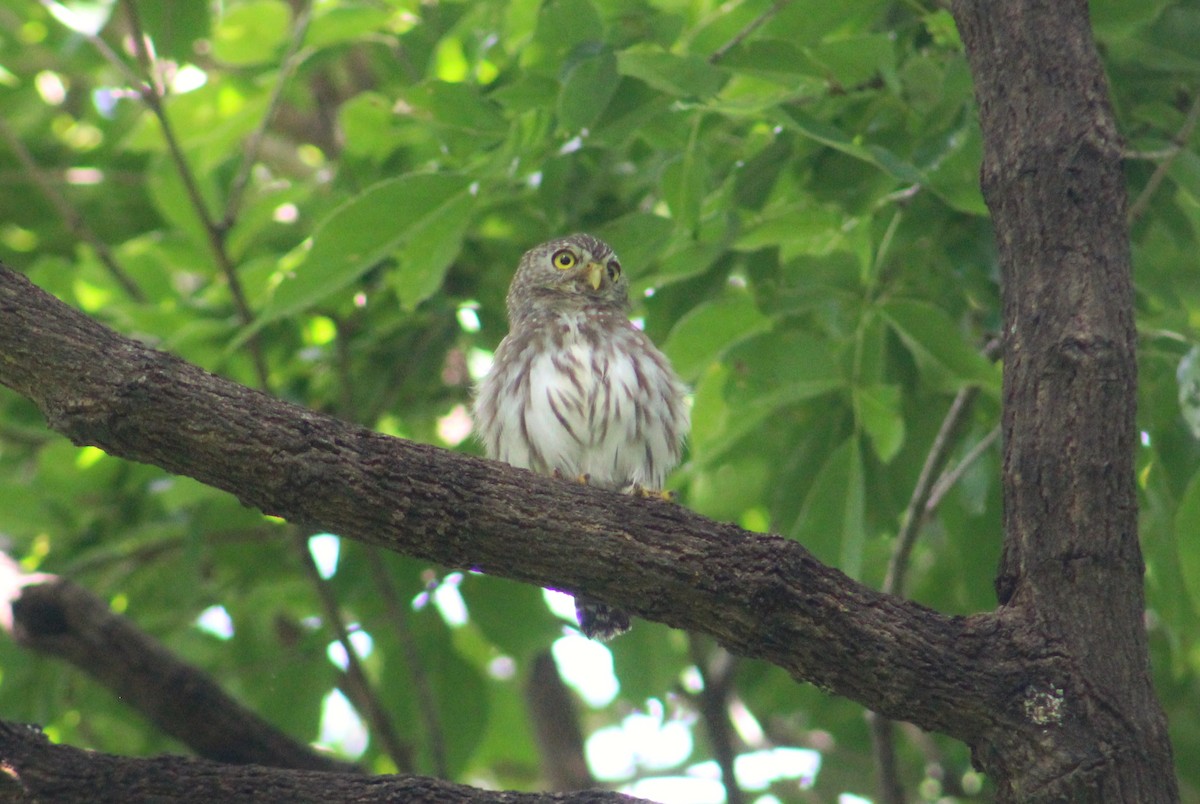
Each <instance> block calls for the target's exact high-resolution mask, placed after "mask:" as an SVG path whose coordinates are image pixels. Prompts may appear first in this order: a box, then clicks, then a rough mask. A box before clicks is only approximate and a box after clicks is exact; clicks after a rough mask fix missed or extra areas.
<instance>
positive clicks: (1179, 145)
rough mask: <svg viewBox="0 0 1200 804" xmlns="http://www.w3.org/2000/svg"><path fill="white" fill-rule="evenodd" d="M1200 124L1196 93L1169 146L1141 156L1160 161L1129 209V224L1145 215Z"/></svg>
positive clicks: (1199, 109) (1198, 96) (1199, 103)
mask: <svg viewBox="0 0 1200 804" xmlns="http://www.w3.org/2000/svg"><path fill="white" fill-rule="evenodd" d="M1197 123H1200V92H1197V93H1196V97H1195V99H1194V100H1193V101H1192V106H1191V108H1190V109H1188V113H1187V117H1185V118H1184V120H1183V125H1182V126H1180V127H1179V131H1177V132H1176V133H1175V136H1174V137H1172V138H1171V146H1170V147H1169V148H1165V149H1163V150H1162V151H1161V152H1155V153H1154V154H1141V155H1139V156H1142V157H1143V158H1146V157H1149V158H1154V159H1161V160H1162V161H1161V162H1159V163H1158V167H1156V168H1155V169H1154V172H1153V173H1152V174H1150V178H1149V180H1147V182H1146V186H1145V187H1143V188H1142V191H1141V192H1140V193H1138V197H1137V200H1136V201H1134V202H1133V204H1132V205H1131V206H1130V207H1129V214H1128V217H1127V218H1126V220H1128V222H1129V223H1130V224H1132V223H1133V222H1134V221H1136V220H1138V219H1139V218H1141V217H1142V215H1144V214H1145V213H1146V208H1147V207H1149V206H1150V199H1151V198H1153V197H1154V194H1155V193H1156V192H1157V191H1158V187H1159V185H1161V184H1162V183H1163V179H1165V178H1166V177H1167V171H1168V170H1170V169H1171V165H1172V164H1174V162H1175V160H1176V158H1178V156H1179V154H1180V153H1182V152H1183V149H1184V148H1186V147H1187V144H1188V140H1190V139H1191V138H1192V132H1194V131H1195V130H1196V124H1197ZM1131 156H1134V155H1133V154H1126V155H1125V158H1126V159H1129V158H1130V157H1131Z"/></svg>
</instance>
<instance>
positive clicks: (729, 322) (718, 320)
mask: <svg viewBox="0 0 1200 804" xmlns="http://www.w3.org/2000/svg"><path fill="white" fill-rule="evenodd" d="M770 326H771V319H769V318H767V317H766V316H765V315H763V314H762V313H761V312H760V311H759V309H758V306H757V305H756V304H755V303H754V299H752V298H751V297H750V294H749V293H747V292H745V291H732V292H730V293H729V294H728V295H726V296H724V297H723V298H720V299H717V300H715V301H711V302H706V303H705V304H702V305H699V306H698V307H696V308H694V309H693V310H692V311H691V312H690V313H688V314H687V315H686V316H684V317H683V318H682V319H680V321H679V323H678V324H676V325H675V327H674V328H673V329H672V330H671V334H670V335H669V336H668V337H667V342H666V344H665V345H664V346H663V350H664V351H665V352H666V353H667V356H668V357H670V358H671V363H672V364H673V365H674V366H675V370H676V371H677V372H679V376H680V377H682V378H683V379H685V380H688V381H692V380H695V379H696V378H697V377H699V376H700V373H701V372H702V371H704V370H705V369H706V368H708V366H709V365H710V364H711V363H712V362H713V361H715V360H718V359H720V357H721V355H723V354H724V353H725V351H726V350H727V349H729V348H730V347H731V346H733V345H734V344H736V343H738V342H739V341H742V340H744V339H745V338H748V337H750V336H751V335H754V334H756V333H758V332H762V331H764V330H766V329H768V328H770Z"/></svg>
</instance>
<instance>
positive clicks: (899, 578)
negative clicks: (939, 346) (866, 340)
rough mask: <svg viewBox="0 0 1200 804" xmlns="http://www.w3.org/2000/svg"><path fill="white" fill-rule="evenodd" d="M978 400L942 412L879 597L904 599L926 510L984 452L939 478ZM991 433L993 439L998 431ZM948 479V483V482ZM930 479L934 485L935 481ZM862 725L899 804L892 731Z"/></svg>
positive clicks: (958, 401) (872, 721) (882, 779)
mask: <svg viewBox="0 0 1200 804" xmlns="http://www.w3.org/2000/svg"><path fill="white" fill-rule="evenodd" d="M1002 347H1003V344H1002V343H1001V341H1000V339H998V338H997V339H993V340H992V341H990V342H988V344H987V346H985V347H984V350H983V353H984V355H985V356H986V357H987V358H988V359H989V360H995V359H996V358H998V357H999V356H1000V353H1001V349H1002ZM978 396H979V387H978V386H974V385H972V386H968V387H966V388H963V389H962V390H960V391H959V392H958V394H957V395H956V396H955V397H954V401H953V402H952V403H950V409H949V410H948V411H947V412H946V416H945V418H944V419H942V425H941V427H939V428H938V432H937V435H936V436H935V437H934V439H933V444H932V445H931V446H930V448H929V453H928V454H927V455H926V456H925V463H924V465H922V467H921V474H920V475H919V476H918V477H917V483H916V485H915V486H914V487H913V492H912V496H911V497H910V498H909V501H908V506H907V507H906V508H905V509H904V513H903V514H902V515H901V518H900V531H899V533H898V534H897V535H896V543H895V545H894V546H893V548H892V557H891V560H890V561H888V568H887V574H886V575H885V576H884V580H883V591H884V592H886V593H888V594H891V595H903V594H904V579H905V575H906V574H907V572H908V560H909V557H910V556H911V555H912V549H913V546H914V545H915V544H916V541H917V536H918V535H920V532H921V525H922V524H923V523H924V522H925V520H926V517H927V516H928V514H929V512H930V511H932V510H933V507H936V505H935V506H933V507H931V506H930V504H929V503H930V500H931V499H933V494H934V492H935V491H938V490H940V491H939V496H938V498H937V499H938V501H939V502H940V501H941V499H942V496H944V495H945V493H946V492H947V491H948V490H949V489H950V488H951V487H952V486H953V484H954V482H957V480H958V479H959V478H961V477H962V475H963V473H964V472H965V471H966V468H967V467H968V466H970V463H971V462H973V461H974V460H975V459H976V458H978V457H979V455H981V454H983V450H984V449H986V446H985V447H984V448H983V449H980V448H979V447H978V445H977V446H976V449H975V450H973V451H972V453H970V454H969V455H968V456H967V458H964V459H963V461H961V462H960V463H959V464H958V467H957V468H956V471H955V472H954V473H952V474H942V475H939V473H940V472H941V471H942V467H943V466H944V464H945V463H946V460H947V459H948V458H949V456H950V452H951V451H952V450H953V448H954V445H955V444H956V443H957V440H958V434H959V432H960V431H961V430H962V427H963V424H964V423H965V422H966V420H967V416H968V414H969V413H970V412H971V408H972V406H973V405H974V404H975V399H976V397H978ZM994 432H996V433H997V434H998V433H999V428H997V429H996V430H995V431H994ZM993 440H994V439H993ZM983 442H988V438H984V439H983ZM983 442H981V443H983ZM968 458H969V460H968ZM951 476H952V477H953V480H948V478H950V477H951ZM935 478H937V479H936V480H935ZM867 724H868V726H869V729H870V732H871V748H872V751H873V752H874V754H875V768H876V773H877V775H878V791H877V792H878V796H879V800H880V801H881V802H883V804H903V802H904V787H903V785H901V784H900V777H899V768H898V766H897V763H896V743H895V739H894V734H895V729H894V728H893V725H892V722H891V721H890V720H888V719H887V718H885V717H883V716H881V715H879V714H877V713H875V712H867Z"/></svg>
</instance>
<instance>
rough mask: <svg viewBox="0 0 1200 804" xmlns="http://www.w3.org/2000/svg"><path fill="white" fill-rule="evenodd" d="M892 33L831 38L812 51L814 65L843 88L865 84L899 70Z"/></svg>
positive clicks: (811, 56) (810, 52)
mask: <svg viewBox="0 0 1200 804" xmlns="http://www.w3.org/2000/svg"><path fill="white" fill-rule="evenodd" d="M893 40H894V36H893V35H892V34H882V33H880V34H863V35H858V36H846V37H839V38H837V39H829V40H826V41H825V42H822V43H821V44H820V45H817V46H816V47H814V48H811V49H810V50H809V56H810V58H812V60H813V61H814V62H816V63H817V64H819V65H821V67H822V68H823V69H824V70H825V71H827V72H828V74H829V75H830V76H831V77H832V78H834V79H835V80H836V81H837V82H838V83H839V84H841V85H842V86H844V87H853V86H857V85H859V84H863V83H865V82H866V81H868V80H869V79H871V78H873V77H875V76H877V75H880V74H889V73H891V72H893V71H894V70H895V69H896V54H895V45H894V42H893Z"/></svg>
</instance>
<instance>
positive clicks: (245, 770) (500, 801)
mask: <svg viewBox="0 0 1200 804" xmlns="http://www.w3.org/2000/svg"><path fill="white" fill-rule="evenodd" d="M0 757H3V759H2V760H0V801H47V802H49V801H87V802H91V804H108V802H112V804H126V803H127V802H136V801H154V802H171V801H221V802H242V801H253V802H280V803H281V804H283V802H287V804H291V803H292V802H304V801H341V802H376V801H379V802H383V801H421V802H434V803H435V804H458V803H459V802H464V803H465V802H489V804H491V803H492V802H495V804H568V802H569V804H602V802H608V803H610V804H612V803H615V802H622V803H623V804H632V802H636V801H642V800H643V799H635V798H630V797H629V796H623V795H621V794H620V793H611V792H607V791H603V790H588V791H583V792H579V793H511V792H499V791H495V790H480V789H478V788H474V787H467V786H466V785H459V784H452V783H450V782H443V781H440V780H438V779H428V778H423V777H419V776H366V777H364V776H361V775H358V774H343V773H322V772H320V771H297V770H277V769H274V768H262V767H257V766H254V765H222V764H220V763H217V762H210V761H207V760H202V759H190V758H188V757H174V756H161V757H152V758H149V759H132V758H129V757H116V756H112V755H110V754H100V753H96V752H94V751H82V750H80V749H78V748H73V747H71V746H65V745H52V744H51V743H50V741H49V740H47V739H46V737H45V736H44V735H43V734H42V733H41V732H40V731H39V730H38V729H37V728H36V727H33V726H24V725H22V724H19V723H5V722H3V721H0Z"/></svg>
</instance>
